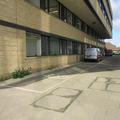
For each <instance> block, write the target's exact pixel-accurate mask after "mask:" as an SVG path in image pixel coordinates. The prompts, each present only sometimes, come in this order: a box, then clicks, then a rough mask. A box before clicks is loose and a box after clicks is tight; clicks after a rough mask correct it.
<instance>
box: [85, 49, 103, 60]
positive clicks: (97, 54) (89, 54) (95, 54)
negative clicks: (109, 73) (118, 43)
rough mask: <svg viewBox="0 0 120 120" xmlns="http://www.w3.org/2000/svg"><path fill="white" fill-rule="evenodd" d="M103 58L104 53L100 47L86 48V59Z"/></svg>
mask: <svg viewBox="0 0 120 120" xmlns="http://www.w3.org/2000/svg"><path fill="white" fill-rule="evenodd" d="M101 58H102V54H101V51H100V49H99V48H87V49H86V50H85V55H84V60H96V61H99V60H101Z"/></svg>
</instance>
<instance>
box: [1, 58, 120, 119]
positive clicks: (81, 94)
mask: <svg viewBox="0 0 120 120" xmlns="http://www.w3.org/2000/svg"><path fill="white" fill-rule="evenodd" d="M119 114H120V56H113V57H106V58H105V59H104V60H103V61H101V62H99V63H97V62H82V63H79V64H76V65H72V66H68V67H65V68H57V69H55V70H52V71H51V70H48V71H44V72H41V73H35V74H32V75H30V76H26V77H25V78H23V79H16V80H12V79H11V80H8V81H4V82H0V120H120V116H119Z"/></svg>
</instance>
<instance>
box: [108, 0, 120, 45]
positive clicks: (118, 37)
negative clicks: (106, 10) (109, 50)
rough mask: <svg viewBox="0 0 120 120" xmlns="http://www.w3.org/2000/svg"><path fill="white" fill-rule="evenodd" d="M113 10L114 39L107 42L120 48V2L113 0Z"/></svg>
mask: <svg viewBox="0 0 120 120" xmlns="http://www.w3.org/2000/svg"><path fill="white" fill-rule="evenodd" d="M111 5H112V10H113V38H112V39H109V40H106V42H111V43H113V44H114V45H116V46H117V47H120V0H111Z"/></svg>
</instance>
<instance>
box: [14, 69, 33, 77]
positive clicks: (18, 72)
mask: <svg viewBox="0 0 120 120" xmlns="http://www.w3.org/2000/svg"><path fill="white" fill-rule="evenodd" d="M29 74H31V68H28V69H24V68H21V69H18V70H15V72H13V73H12V77H13V78H14V79H16V78H23V77H24V76H26V75H29Z"/></svg>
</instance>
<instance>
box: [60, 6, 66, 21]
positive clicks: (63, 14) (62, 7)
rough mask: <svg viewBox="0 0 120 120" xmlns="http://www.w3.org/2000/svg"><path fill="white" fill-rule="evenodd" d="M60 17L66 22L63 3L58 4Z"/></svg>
mask: <svg viewBox="0 0 120 120" xmlns="http://www.w3.org/2000/svg"><path fill="white" fill-rule="evenodd" d="M60 19H61V20H63V21H64V22H67V9H66V8H65V7H64V6H63V5H60Z"/></svg>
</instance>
